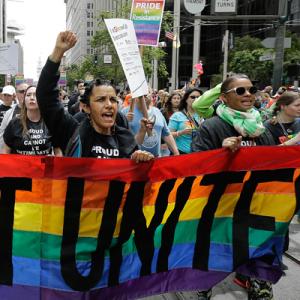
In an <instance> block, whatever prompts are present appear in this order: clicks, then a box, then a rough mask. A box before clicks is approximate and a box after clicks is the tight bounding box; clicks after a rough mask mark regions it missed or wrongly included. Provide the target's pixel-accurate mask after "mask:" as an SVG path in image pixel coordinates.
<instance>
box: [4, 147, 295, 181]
mask: <svg viewBox="0 0 300 300" xmlns="http://www.w3.org/2000/svg"><path fill="white" fill-rule="evenodd" d="M299 151H300V148H299V146H290V147H270V146H262V147H259V146H258V147H248V148H242V149H240V150H239V151H237V152H235V153H231V152H230V151H228V150H226V149H219V150H213V151H206V152H202V153H192V154H189V155H180V156H176V157H172V156H171V157H164V158H159V159H155V160H153V161H151V162H148V163H139V164H137V163H135V162H134V161H132V160H129V159H93V158H81V159H79V158H66V157H65V158H61V157H55V158H53V157H36V156H35V157H34V156H22V155H12V154H9V155H4V154H3V155H1V158H0V164H1V167H0V177H29V178H52V179H65V178H67V177H71V176H72V177H79V178H85V179H87V180H122V181H125V182H131V181H152V182H157V181H162V180H166V179H170V178H180V177H187V176H191V175H195V174H199V175H201V174H212V173H219V172H224V171H242V170H271V169H283V168H300V155H299Z"/></svg>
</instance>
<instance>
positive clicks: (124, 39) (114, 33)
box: [104, 19, 149, 98]
mask: <svg viewBox="0 0 300 300" xmlns="http://www.w3.org/2000/svg"><path fill="white" fill-rule="evenodd" d="M104 21H105V24H106V27H107V29H108V32H109V34H110V37H111V39H112V41H113V43H114V46H115V48H116V51H117V53H118V56H119V59H120V62H121V64H122V67H123V70H124V73H125V76H126V79H127V82H128V85H129V88H130V91H131V95H132V98H137V97H140V96H144V95H147V94H148V92H149V90H148V84H147V80H146V76H145V72H144V67H143V63H142V59H141V55H140V51H139V47H138V44H137V39H136V35H135V31H134V27H133V23H132V21H130V20H126V19H105V20H104Z"/></svg>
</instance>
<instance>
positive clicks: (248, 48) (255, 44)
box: [229, 32, 300, 85]
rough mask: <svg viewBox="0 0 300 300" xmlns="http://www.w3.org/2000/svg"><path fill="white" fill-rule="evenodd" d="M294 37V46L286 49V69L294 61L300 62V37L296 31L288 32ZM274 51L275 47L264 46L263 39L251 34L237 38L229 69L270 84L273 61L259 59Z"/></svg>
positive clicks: (231, 53) (230, 56) (231, 52)
mask: <svg viewBox="0 0 300 300" xmlns="http://www.w3.org/2000/svg"><path fill="white" fill-rule="evenodd" d="M286 36H287V37H291V38H292V47H291V48H289V49H285V54H284V70H285V71H286V69H287V66H288V65H290V64H292V63H297V62H300V38H299V37H298V36H297V34H295V33H291V32H287V34H286ZM267 53H273V54H274V49H267V48H264V47H263V45H262V44H261V40H260V39H258V38H253V37H250V36H245V37H242V38H237V39H236V43H235V47H234V49H233V50H232V51H230V55H229V70H230V71H232V72H235V73H244V74H247V75H248V76H249V77H250V78H251V79H252V80H257V81H259V82H260V83H263V84H265V85H267V84H270V83H271V81H272V74H273V61H271V60H270V61H259V58H260V56H262V55H265V54H267Z"/></svg>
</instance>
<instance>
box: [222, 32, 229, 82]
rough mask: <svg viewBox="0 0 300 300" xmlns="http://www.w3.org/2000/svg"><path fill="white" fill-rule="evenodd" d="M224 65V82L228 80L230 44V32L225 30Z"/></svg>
mask: <svg viewBox="0 0 300 300" xmlns="http://www.w3.org/2000/svg"><path fill="white" fill-rule="evenodd" d="M223 44H224V65H223V81H224V80H225V79H226V78H227V69H228V44H229V30H225V36H224V41H223Z"/></svg>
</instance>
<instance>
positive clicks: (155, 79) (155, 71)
mask: <svg viewBox="0 0 300 300" xmlns="http://www.w3.org/2000/svg"><path fill="white" fill-rule="evenodd" d="M152 87H153V89H155V90H157V89H158V61H157V59H156V58H154V59H153V82H152Z"/></svg>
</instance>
